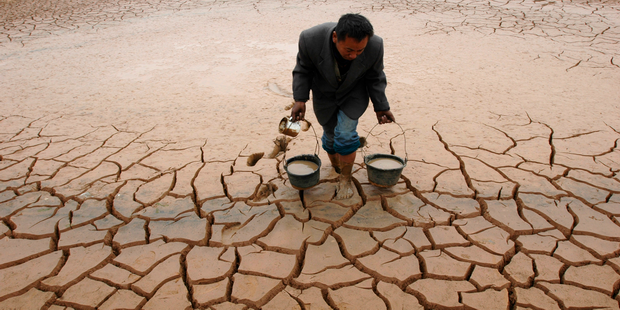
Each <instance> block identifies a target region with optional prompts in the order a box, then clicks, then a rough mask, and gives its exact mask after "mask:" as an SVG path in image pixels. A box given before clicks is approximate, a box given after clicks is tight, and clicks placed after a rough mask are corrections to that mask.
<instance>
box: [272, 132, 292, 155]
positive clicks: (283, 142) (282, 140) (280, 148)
mask: <svg viewBox="0 0 620 310" xmlns="http://www.w3.org/2000/svg"><path fill="white" fill-rule="evenodd" d="M291 140H292V139H291V138H289V137H287V136H283V135H282V136H278V137H277V138H275V139H274V140H273V144H275V145H274V146H273V150H272V151H271V153H270V154H269V156H267V158H276V157H277V156H278V155H279V154H280V152H286V147H287V146H288V143H289V142H291Z"/></svg>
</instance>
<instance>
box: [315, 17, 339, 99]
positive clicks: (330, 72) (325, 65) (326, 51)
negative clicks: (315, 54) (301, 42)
mask: <svg viewBox="0 0 620 310" xmlns="http://www.w3.org/2000/svg"><path fill="white" fill-rule="evenodd" d="M333 31H334V30H333V29H332V30H330V31H329V33H328V35H327V40H325V41H323V49H322V50H321V62H319V67H320V68H321V72H322V73H323V76H324V77H325V79H326V80H327V81H328V82H329V84H330V85H331V86H333V87H334V88H338V80H337V79H336V73H335V72H334V55H333V54H332V48H331V42H332V32H333Z"/></svg>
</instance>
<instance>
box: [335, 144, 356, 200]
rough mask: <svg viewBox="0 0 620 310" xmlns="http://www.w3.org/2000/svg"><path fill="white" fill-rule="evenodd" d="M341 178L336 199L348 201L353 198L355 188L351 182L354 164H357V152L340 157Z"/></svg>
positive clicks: (339, 178)
mask: <svg viewBox="0 0 620 310" xmlns="http://www.w3.org/2000/svg"><path fill="white" fill-rule="evenodd" d="M339 157H340V158H339V160H340V176H339V177H338V185H337V186H336V199H348V198H351V197H353V194H354V187H353V182H352V181H351V174H352V171H353V163H354V162H355V152H353V153H351V154H349V155H339Z"/></svg>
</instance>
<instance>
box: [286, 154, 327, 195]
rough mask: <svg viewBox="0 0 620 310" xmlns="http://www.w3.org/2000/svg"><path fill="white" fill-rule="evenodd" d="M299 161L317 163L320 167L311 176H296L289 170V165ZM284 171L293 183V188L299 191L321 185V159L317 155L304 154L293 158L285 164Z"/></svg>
mask: <svg viewBox="0 0 620 310" xmlns="http://www.w3.org/2000/svg"><path fill="white" fill-rule="evenodd" d="M297 160H306V161H309V162H313V163H315V164H316V165H317V166H318V167H317V169H316V170H314V172H311V173H309V174H295V173H292V172H290V171H289V170H288V165H289V164H290V163H292V162H294V161H297ZM284 170H286V174H287V175H288V180H289V182H291V186H293V188H294V189H297V190H304V189H309V188H311V187H313V186H315V185H317V184H318V183H319V179H320V178H321V173H320V172H321V159H320V158H319V156H318V155H316V154H304V155H297V156H294V157H291V158H289V159H287V160H286V162H285V164H284Z"/></svg>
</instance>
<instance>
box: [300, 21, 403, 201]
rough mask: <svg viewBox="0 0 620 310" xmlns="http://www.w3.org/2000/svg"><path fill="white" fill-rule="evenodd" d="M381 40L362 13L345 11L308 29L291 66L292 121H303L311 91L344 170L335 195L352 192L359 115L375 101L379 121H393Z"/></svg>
mask: <svg viewBox="0 0 620 310" xmlns="http://www.w3.org/2000/svg"><path fill="white" fill-rule="evenodd" d="M386 85H387V80H386V77H385V73H384V72H383V39H381V38H380V37H378V36H375V35H374V31H373V28H372V25H371V24H370V22H369V21H368V19H366V18H365V17H364V16H362V15H359V14H345V15H342V17H340V19H339V20H338V23H337V24H336V23H325V24H321V25H318V26H315V27H312V28H310V29H307V30H304V31H303V32H302V33H301V35H300V36H299V52H298V53H297V64H296V65H295V69H293V96H294V99H295V104H294V105H293V108H292V111H291V117H292V118H293V121H299V120H302V119H304V117H305V113H306V101H308V99H309V98H310V90H312V103H313V110H314V114H315V115H316V117H317V119H318V121H319V123H320V124H321V126H323V137H322V138H321V141H322V142H323V149H325V151H326V152H327V154H328V156H329V160H330V162H331V164H332V166H333V167H334V169H335V170H336V172H338V173H340V176H339V179H338V185H337V188H336V199H347V198H350V197H352V196H353V193H354V189H353V188H354V187H353V184H352V183H351V172H352V169H353V163H354V162H355V153H356V150H357V149H358V148H359V147H360V141H359V136H358V134H357V123H358V119H359V118H360V117H361V116H362V114H364V112H365V111H366V108H367V107H368V101H369V98H370V100H371V101H372V103H373V107H374V110H375V113H376V114H377V120H378V122H379V124H385V123H391V122H394V121H395V119H394V115H393V114H392V112H390V106H389V104H388V101H387V98H386V96H385V87H386Z"/></svg>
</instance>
